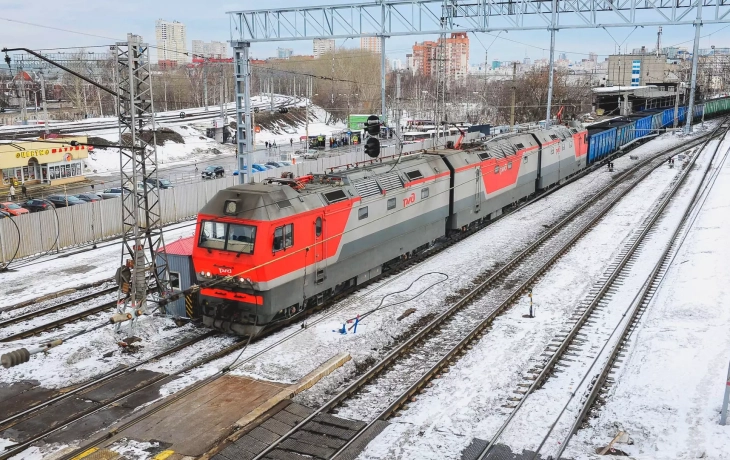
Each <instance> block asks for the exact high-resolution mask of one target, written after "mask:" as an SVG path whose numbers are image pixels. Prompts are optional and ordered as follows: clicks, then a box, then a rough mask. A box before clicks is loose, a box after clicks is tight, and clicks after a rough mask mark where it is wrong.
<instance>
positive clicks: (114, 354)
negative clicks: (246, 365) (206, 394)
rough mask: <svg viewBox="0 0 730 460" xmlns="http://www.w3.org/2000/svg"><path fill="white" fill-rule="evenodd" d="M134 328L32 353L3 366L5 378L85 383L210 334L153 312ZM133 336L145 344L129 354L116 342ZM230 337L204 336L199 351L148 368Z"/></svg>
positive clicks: (94, 321)
mask: <svg viewBox="0 0 730 460" xmlns="http://www.w3.org/2000/svg"><path fill="white" fill-rule="evenodd" d="M108 318H109V314H108V313H107V314H103V313H101V314H98V315H94V316H93V317H89V318H87V319H84V320H83V321H78V322H76V323H73V324H69V325H67V326H65V327H63V328H62V329H61V330H57V331H54V332H49V333H44V334H42V335H40V336H38V337H32V338H28V339H22V340H16V341H13V342H7V343H0V354H2V353H8V352H10V351H12V350H17V349H19V348H22V347H29V346H33V345H37V344H39V343H44V342H46V341H49V340H53V339H55V338H64V337H67V336H69V335H71V334H72V333H74V332H79V331H82V330H84V329H87V328H92V327H93V326H97V325H101V324H105V323H108V322H109V319H108ZM130 326H131V324H129V323H128V324H124V325H122V327H121V333H120V334H116V333H115V332H114V327H113V326H111V325H109V326H106V327H103V328H101V329H97V330H94V331H92V332H89V333H86V334H84V335H82V336H79V337H76V338H73V339H70V340H68V341H65V342H64V344H63V345H61V346H59V347H57V348H54V349H53V350H52V351H50V352H49V353H40V354H36V355H33V356H32V357H31V359H30V361H28V362H27V363H25V364H22V365H19V366H15V367H12V368H9V369H4V370H3V372H0V382H3V383H12V382H19V381H22V380H35V381H38V382H40V384H41V385H42V386H43V387H44V388H63V387H67V386H70V385H74V384H77V383H81V382H85V381H87V380H88V379H90V378H92V377H94V376H98V375H100V374H103V373H105V372H108V371H111V370H112V369H114V368H116V367H117V366H119V365H131V364H135V363H137V362H139V361H141V360H143V359H146V358H149V357H151V356H153V355H155V354H157V353H160V352H161V351H164V350H166V349H168V348H170V347H171V346H173V345H175V344H178V343H181V342H184V341H186V340H188V339H190V338H192V337H195V336H197V335H199V334H201V333H203V332H205V331H204V330H200V329H196V328H194V327H192V326H189V325H188V326H183V327H177V326H176V325H175V323H174V322H173V321H172V320H171V319H169V318H161V317H149V316H146V317H143V318H142V320H141V321H140V322H139V323H138V324H137V326H136V327H135V328H134V329H130ZM129 336H136V337H139V338H140V339H142V341H141V342H137V343H135V346H138V347H139V351H136V352H134V353H127V352H125V351H123V349H122V348H121V347H120V346H119V345H118V344H117V342H119V341H120V340H122V339H124V338H126V337H129ZM231 341H232V339H230V338H228V337H216V338H209V339H205V341H204V342H203V343H201V344H199V345H198V346H197V347H195V349H194V350H192V351H191V350H183V351H181V352H179V353H176V354H173V355H171V356H169V357H167V358H165V359H163V360H161V361H160V362H157V363H155V364H153V363H150V364H149V368H152V370H155V369H159V370H163V371H165V370H167V371H170V370H177V369H180V368H182V367H184V366H185V365H186V364H187V363H189V362H192V360H193V359H195V358H196V357H198V356H201V355H202V354H208V353H212V352H214V351H216V350H217V349H220V348H222V347H223V346H225V345H226V344H228V343H230V342H231Z"/></svg>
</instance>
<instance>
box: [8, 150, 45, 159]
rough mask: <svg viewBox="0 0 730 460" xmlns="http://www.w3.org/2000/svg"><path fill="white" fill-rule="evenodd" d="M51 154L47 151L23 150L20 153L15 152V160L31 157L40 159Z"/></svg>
mask: <svg viewBox="0 0 730 460" xmlns="http://www.w3.org/2000/svg"><path fill="white" fill-rule="evenodd" d="M49 153H51V151H50V150H49V149H40V150H23V151H21V152H17V153H16V154H15V158H31V157H40V156H43V155H48V154H49Z"/></svg>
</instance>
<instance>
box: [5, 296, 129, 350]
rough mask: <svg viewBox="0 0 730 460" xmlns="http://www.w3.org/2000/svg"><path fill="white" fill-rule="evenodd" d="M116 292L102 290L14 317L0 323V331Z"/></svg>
mask: <svg viewBox="0 0 730 460" xmlns="http://www.w3.org/2000/svg"><path fill="white" fill-rule="evenodd" d="M116 290H117V287H116V286H112V287H108V288H102V289H100V290H98V291H94V292H90V293H88V294H85V295H82V296H80V297H75V298H73V299H69V300H65V301H63V302H60V303H57V304H55V305H51V306H49V307H45V308H41V309H39V310H35V311H31V312H28V313H24V314H22V315H18V316H14V317H12V318H10V319H7V320H5V321H0V329H2V328H5V327H7V326H11V325H13V324H18V323H22V322H25V321H30V320H32V319H36V318H38V317H40V316H44V315H48V314H50V313H55V312H57V311H59V310H64V309H66V308H70V307H73V306H75V305H78V304H80V303H83V302H86V301H88V300H92V299H96V298H97V297H101V296H103V295H106V294H110V293H112V292H116ZM31 335H32V334H31ZM2 341H6V340H5V339H0V342H2Z"/></svg>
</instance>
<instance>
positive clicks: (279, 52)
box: [276, 48, 294, 59]
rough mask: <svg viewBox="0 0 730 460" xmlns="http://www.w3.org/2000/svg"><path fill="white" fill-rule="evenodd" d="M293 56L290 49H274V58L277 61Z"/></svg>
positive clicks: (292, 51)
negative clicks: (277, 59)
mask: <svg viewBox="0 0 730 460" xmlns="http://www.w3.org/2000/svg"><path fill="white" fill-rule="evenodd" d="M292 54H294V50H293V49H291V48H276V57H277V58H279V59H289V58H290V57H291V55H292Z"/></svg>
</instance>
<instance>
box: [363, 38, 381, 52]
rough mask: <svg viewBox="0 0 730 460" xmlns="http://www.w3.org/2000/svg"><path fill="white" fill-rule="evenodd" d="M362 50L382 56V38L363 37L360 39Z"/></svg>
mask: <svg viewBox="0 0 730 460" xmlns="http://www.w3.org/2000/svg"><path fill="white" fill-rule="evenodd" d="M360 49H361V50H363V51H370V52H371V53H375V54H380V53H381V51H382V50H383V48H382V46H381V43H380V37H362V38H361V39H360Z"/></svg>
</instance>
